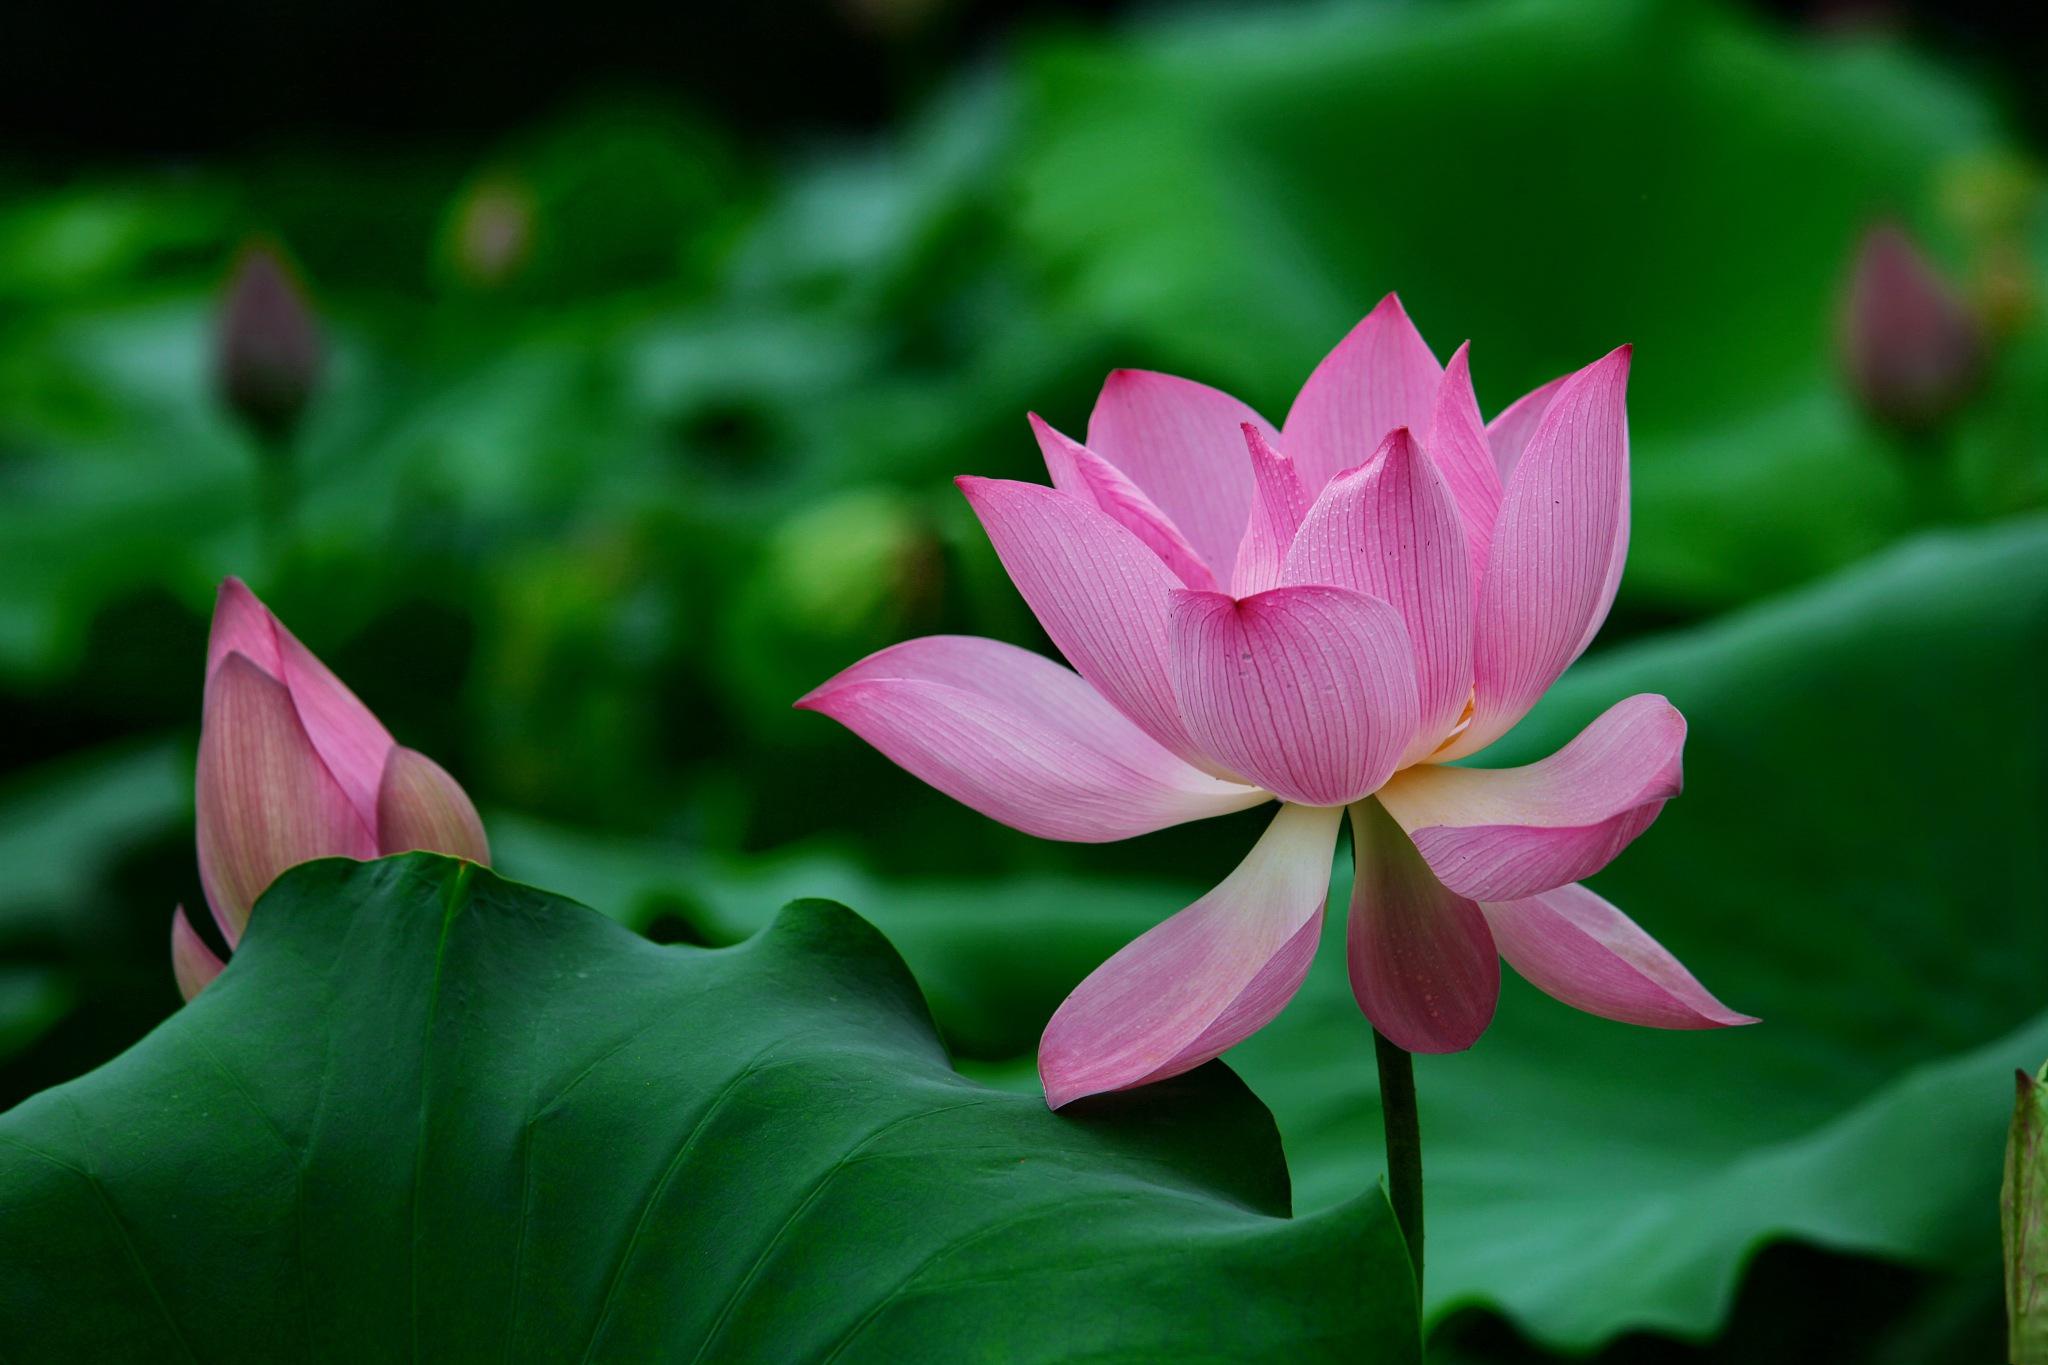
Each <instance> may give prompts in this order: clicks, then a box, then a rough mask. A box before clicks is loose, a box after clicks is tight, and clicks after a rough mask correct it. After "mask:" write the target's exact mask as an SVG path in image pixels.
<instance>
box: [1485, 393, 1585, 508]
mask: <svg viewBox="0 0 2048 1365" xmlns="http://www.w3.org/2000/svg"><path fill="white" fill-rule="evenodd" d="M1570 378H1571V376H1570V375H1568V374H1561V375H1559V376H1558V377H1557V378H1555V379H1553V380H1551V381H1550V382H1549V383H1548V384H1543V385H1539V386H1538V387H1536V388H1533V389H1531V390H1529V391H1528V392H1527V393H1525V394H1523V395H1522V396H1521V397H1520V398H1517V399H1516V400H1515V401H1514V402H1512V403H1510V404H1508V405H1507V406H1506V407H1504V408H1502V409H1501V410H1500V412H1499V414H1497V415H1496V416H1495V417H1494V419H1493V420H1492V421H1491V422H1488V423H1487V424H1486V444H1487V445H1488V446H1490V447H1492V449H1493V467H1494V468H1495V469H1496V470H1498V471H1499V472H1500V481H1501V485H1502V486H1503V487H1505V486H1506V485H1507V481H1508V478H1509V476H1510V475H1512V474H1513V473H1514V472H1515V466H1516V465H1517V464H1518V463H1520V461H1521V458H1522V452H1523V451H1524V450H1525V449H1527V448H1528V445H1529V438H1530V437H1531V436H1534V435H1535V434H1536V424H1537V423H1538V422H1540V421H1542V420H1543V414H1544V413H1545V412H1546V411H1548V410H1549V408H1550V400H1551V399H1553V398H1555V397H1557V391H1558V390H1559V389H1561V388H1563V387H1564V381H1565V380H1567V379H1570Z"/></svg>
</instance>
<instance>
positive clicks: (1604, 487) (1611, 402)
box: [1444, 346, 1629, 759]
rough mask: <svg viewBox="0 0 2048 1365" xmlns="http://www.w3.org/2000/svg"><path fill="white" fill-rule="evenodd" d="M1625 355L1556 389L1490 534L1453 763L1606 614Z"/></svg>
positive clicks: (1538, 688) (1622, 442) (1615, 554)
mask: <svg viewBox="0 0 2048 1365" xmlns="http://www.w3.org/2000/svg"><path fill="white" fill-rule="evenodd" d="M1628 368H1629V348H1628V347H1626V346H1623V347H1621V348H1620V349H1619V350H1616V351H1614V352H1612V353H1610V354H1609V355H1607V356H1606V357H1605V358H1603V359H1601V360H1597V361H1595V362H1594V363H1593V364H1591V365H1588V366H1587V367H1586V368H1585V369H1583V370H1580V371H1579V372H1578V373H1577V374H1575V375H1573V376H1572V377H1571V378H1570V380H1568V381H1567V382H1566V383H1565V385H1564V387H1563V388H1561V389H1559V390H1558V393H1557V397H1556V398H1555V399H1554V400H1553V401H1552V402H1551V404H1550V407H1549V409H1548V410H1547V411H1546V412H1545V413H1544V414H1543V420H1542V421H1541V422H1540V423H1539V424H1538V425H1537V428H1536V434H1535V435H1534V436H1532V437H1530V438H1529V447H1528V450H1527V451H1526V452H1525V453H1524V454H1523V456H1522V459H1521V460H1520V462H1518V463H1517V464H1516V465H1515V472H1514V473H1513V474H1512V475H1511V476H1510V477H1509V479H1508V485H1507V490H1506V492H1505V493H1504V494H1503V495H1502V498H1501V509H1500V518H1499V520H1498V521H1496V522H1495V523H1494V531H1493V544H1492V546H1491V548H1490V550H1489V551H1488V554H1487V560H1486V574H1485V576H1484V578H1483V579H1482V580H1481V582H1480V586H1479V610H1478V614H1477V617H1476V631H1475V634H1474V640H1473V656H1472V663H1473V713H1472V723H1471V724H1470V725H1469V726H1468V727H1466V729H1465V731H1464V733H1463V734H1461V735H1459V736H1458V738H1457V740H1456V741H1455V742H1454V743H1453V744H1452V746H1451V747H1450V748H1449V749H1447V750H1446V751H1445V753H1444V757H1445V758H1446V759H1451V758H1457V757H1461V756H1463V755H1465V754H1469V753H1473V752H1476V751H1477V750H1479V749H1481V748H1483V747H1485V746H1486V745H1488V744H1491V743H1492V742H1493V741H1494V740H1496V739H1498V738H1500V736H1501V735H1503V734H1505V733H1507V731H1508V730H1509V729H1510V728H1512V727H1513V725H1514V723H1515V722H1516V721H1518V720H1520V719H1521V718H1522V717H1523V716H1524V715H1526V714H1527V713H1528V710H1529V708H1530V707H1531V706H1534V705H1535V704H1536V701H1537V699H1538V698H1540V697H1541V696H1542V695H1543V693H1544V692H1545V691H1546V690H1547V689H1548V688H1549V687H1550V685H1551V683H1553V682H1555V681H1557V678H1558V675H1559V674H1561V673H1563V672H1564V670H1565V668H1566V666H1567V665H1569V664H1570V663H1571V661H1572V660H1573V659H1575V658H1577V657H1578V655H1579V651H1580V650H1581V649H1582V648H1583V647H1584V646H1585V644H1586V642H1587V641H1589V640H1591V638H1592V636H1593V632H1594V631H1596V630H1598V629H1599V627H1600V622H1601V621H1602V620H1604V619H1605V617H1606V615H1607V606H1608V604H1609V603H1610V602H1612V600H1613V587H1614V584H1615V583H1617V582H1618V581H1619V578H1620V572H1619V567H1618V566H1617V564H1616V562H1615V561H1616V560H1617V559H1618V558H1619V557H1620V556H1621V555H1622V553H1623V552H1624V549H1625V544H1626V535H1627V532H1626V527H1627V525H1628V518H1627V515H1626V511H1625V508H1624V506H1623V502H1622V500H1623V498H1624V497H1625V496H1626V488H1627V482H1626V481H1627V477H1628V408H1627V396H1628Z"/></svg>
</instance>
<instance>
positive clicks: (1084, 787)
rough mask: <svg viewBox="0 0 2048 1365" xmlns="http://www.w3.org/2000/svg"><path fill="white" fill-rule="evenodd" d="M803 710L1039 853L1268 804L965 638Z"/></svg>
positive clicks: (892, 663) (1051, 675) (991, 645)
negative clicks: (1033, 844)
mask: <svg viewBox="0 0 2048 1365" xmlns="http://www.w3.org/2000/svg"><path fill="white" fill-rule="evenodd" d="M797 705H798V706H799V707H801V708H803V709H805V710H810V711H818V712H822V713H823V714H825V715H828V716H831V717H832V718H833V719H834V720H837V721H838V722H839V723H840V724H842V725H844V726H846V727H847V728H848V729H849V730H852V731H853V732H854V733H855V734H857V735H859V736H860V737H861V738H862V739H865V740H866V741H867V742H868V743H870V744H872V745H874V746H875V747H876V748H877V749H879V750H881V751H882V753H883V754H884V755H885V756H886V757H888V759H889V760H890V761H891V762H893V763H896V764H898V765H899V766H901V767H903V768H905V769H907V770H908V771H909V772H911V773H913V774H915V775H916V776H918V777H920V778H922V779H923V780H924V781H926V782H928V783H930V784H931V785H932V786H934V787H937V788H938V789H939V790H940V791H942V792H944V793H946V795H948V796H950V797H952V798H953V799H954V800H956V801H959V802H961V803H962V804H964V805H967V806H972V807H973V808H974V809H975V810H978V811H980V812H981V813H982V814H984V815H986V816H988V817H990V818H991V819H995V820H1000V821H1002V822H1003V823H1004V824H1006V825H1010V826H1012V827H1014V828H1016V829H1021V830H1023V831H1024V832H1025V833H1027V834H1035V835H1037V836H1038V837H1040V838H1042V839H1069V840H1075V841H1078V842H1081V843H1100V842H1102V841H1105V840H1109V839H1127V838H1129V837H1131V836H1132V835H1134V834H1144V833H1146V832H1148V831H1151V830H1155V829H1163V828H1165V827H1166V826H1168V825H1176V824H1180V823H1181V822H1182V821H1186V820H1199V819H1202V818H1204V817H1206V816H1210V815H1221V814H1223V813H1225V812H1227V811H1233V810H1242V809H1244V808H1245V807H1247V806H1254V805H1257V804H1259V803H1260V802H1262V801H1265V800H1267V799H1268V797H1267V795H1266V793H1264V792H1262V791H1260V790H1258V789H1257V788H1255V787H1247V786H1244V785H1242V784H1240V783H1236V782H1220V781H1218V780H1217V779H1215V778H1213V777H1210V776H1208V775H1207V774H1205V773H1202V772H1198V771H1197V770H1196V769H1194V768H1191V767H1189V766H1188V765H1187V764H1186V763H1183V762H1182V761H1181V760H1180V759H1178V758H1175V757H1174V756H1173V755H1172V754H1170V753H1168V752H1167V751H1166V750H1165V749H1163V748H1161V747H1160V746H1159V744H1158V743H1157V742H1156V741H1155V740H1153V739H1152V738H1151V737H1150V736H1148V735H1146V734H1145V733H1144V732H1143V731H1142V730H1140V729H1138V727H1137V726H1135V725H1133V724H1132V723H1131V722H1130V721H1129V720H1127V719H1125V718H1124V715H1123V713H1122V712H1120V711H1118V710H1117V709H1116V708H1115V707H1114V706H1111V705H1110V704H1109V703H1108V702H1107V701H1104V700H1103V698H1102V696H1101V694H1100V693H1098V692H1096V690H1095V689H1094V688H1092V687H1090V686H1089V685H1088V684H1087V683H1086V682H1084V681H1083V680H1082V679H1081V678H1080V677H1078V676H1077V675H1075V674H1074V673H1072V672H1070V671H1069V670H1067V669H1064V668H1061V667H1060V666H1059V665H1058V664H1056V663H1054V662H1053V661H1052V660H1050V659H1047V658H1043V657H1041V656H1040V655H1037V654H1033V653H1032V652H1031V651H1029V650H1026V649H1019V648H1017V647H1016V646H1015V645H1006V644H1001V643H999V642H997V641H995V640H983V639H978V638H975V637H973V636H966V635H935V636H929V637H927V638H925V639H922V640H909V641H906V642H904V643H903V644H900V645H892V646H890V647H889V648H888V649H885V650H882V651H881V652H880V653H877V654H871V655H869V656H868V657H867V658H865V659H863V660H861V661H860V662H859V663H857V664H855V665H854V666H853V667H851V668H849V669H847V670H846V671H845V672H843V673H841V674H839V676H837V677H835V678H833V679H832V680H831V681H830V682H827V683H825V684H824V685H823V686H821V687H819V688H818V689H817V690H816V691H814V692H812V693H811V694H810V695H809V696H807V697H805V698H804V699H803V700H801V701H799V702H798V703H797Z"/></svg>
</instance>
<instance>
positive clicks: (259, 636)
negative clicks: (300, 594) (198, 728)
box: [206, 578, 284, 681]
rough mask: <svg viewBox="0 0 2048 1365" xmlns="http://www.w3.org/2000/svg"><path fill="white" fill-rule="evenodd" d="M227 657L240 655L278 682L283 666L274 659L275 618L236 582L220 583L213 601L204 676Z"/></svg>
mask: <svg viewBox="0 0 2048 1365" xmlns="http://www.w3.org/2000/svg"><path fill="white" fill-rule="evenodd" d="M230 654H240V655H243V656H244V657H246V658H247V659H248V660H249V661H250V662H251V663H253V664H255V665H256V666H257V667H258V668H260V669H262V670H263V671H264V672H265V673H268V674H269V675H270V676H271V677H273V678H277V679H279V680H280V681H282V680H283V676H284V663H283V662H282V661H281V660H280V659H279V658H278V656H277V618H276V617H275V616H272V615H271V614H270V608H268V607H266V606H264V605H263V603H262V602H260V601H259V600H257V597H256V594H255V593H253V592H250V591H249V587H248V585H247V584H246V583H244V582H242V580H241V579H239V578H228V579H223V580H222V581H221V585H220V590H219V591H218V592H217V593H215V594H214V599H213V627H212V630H211V632H210V633H209V634H208V636H207V639H206V676H207V677H209V678H211V677H212V676H213V673H214V670H215V669H217V668H219V667H220V666H221V664H222V663H223V662H224V661H225V660H226V659H227V657H228V655H230Z"/></svg>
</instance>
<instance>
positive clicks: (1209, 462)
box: [1088, 370, 1274, 586]
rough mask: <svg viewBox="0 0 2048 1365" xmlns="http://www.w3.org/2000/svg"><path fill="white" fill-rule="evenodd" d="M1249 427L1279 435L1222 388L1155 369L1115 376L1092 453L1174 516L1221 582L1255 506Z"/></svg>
mask: <svg viewBox="0 0 2048 1365" xmlns="http://www.w3.org/2000/svg"><path fill="white" fill-rule="evenodd" d="M1247 422H1249V423H1251V424H1252V425H1253V426H1255V427H1257V428H1258V429H1259V431H1260V432H1261V434H1263V435H1265V436H1267V437H1268V438H1271V437H1272V436H1273V434H1274V433H1273V428H1272V427H1271V426H1270V425H1268V424H1267V422H1266V420H1265V419H1264V418H1262V417H1260V416H1259V415H1258V414H1257V413H1256V412H1253V411H1252V410H1251V409H1250V408H1249V407H1247V406H1245V405H1244V404H1243V403H1240V402H1239V401H1238V400H1237V399H1235V398H1232V397H1231V396H1230V395H1229V394H1227V393H1224V392H1223V391H1222V390H1221V389H1212V388H1210V387H1209V386H1208V385H1207V384H1197V383H1195V382H1194V381H1193V380H1191V379H1176V378H1175V377H1174V376H1172V375H1170V374H1157V373H1155V372H1153V371H1150V370H1117V371H1115V372H1114V373H1112V374H1111V375H1110V376H1109V378H1108V379H1107V380H1105V381H1104V382H1103V385H1102V393H1101V395H1100V396H1099V397H1098V398H1097V399H1096V400H1095V410H1094V412H1092V413H1090V414H1089V416H1088V448H1089V449H1090V450H1092V451H1094V452H1095V453H1096V454H1098V455H1100V456H1102V458H1103V459H1105V460H1108V461H1109V462H1110V463H1111V464H1113V465H1115V466H1116V467H1117V468H1118V469H1121V470H1123V472H1124V473H1126V474H1128V475H1130V476H1131V481H1132V482H1134V483H1136V484H1137V485H1138V487H1140V488H1142V489H1144V490H1145V493H1146V495H1147V496H1149V497H1150V498H1151V499H1152V501H1153V502H1155V503H1157V504H1158V505H1159V507H1160V509H1161V510H1162V511H1164V512H1165V513H1166V515H1167V516H1168V517H1170V518H1172V520H1173V524H1174V525H1175V526H1177V527H1179V528H1180V531H1181V534H1182V535H1185V536H1186V537H1187V538H1188V543H1189V544H1191V545H1193V546H1194V547H1195V550H1196V552H1197V553H1199V554H1200V555H1201V557H1202V560H1203V562H1204V563H1206V564H1207V565H1208V566H1209V567H1210V569H1211V570H1212V571H1213V572H1214V573H1215V576H1216V581H1217V582H1218V583H1221V582H1223V581H1225V580H1226V579H1228V578H1229V576H1230V561H1231V556H1232V555H1234V554H1236V553H1237V542H1238V538H1239V537H1240V536H1242V535H1243V534H1244V523H1245V517H1246V515H1247V514H1248V513H1249V511H1250V510H1251V505H1252V474H1251V470H1250V469H1249V468H1248V467H1247V466H1246V464H1245V459H1244V435H1243V430H1244V424H1245V423H1247ZM1191 586H1192V585H1191Z"/></svg>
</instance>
